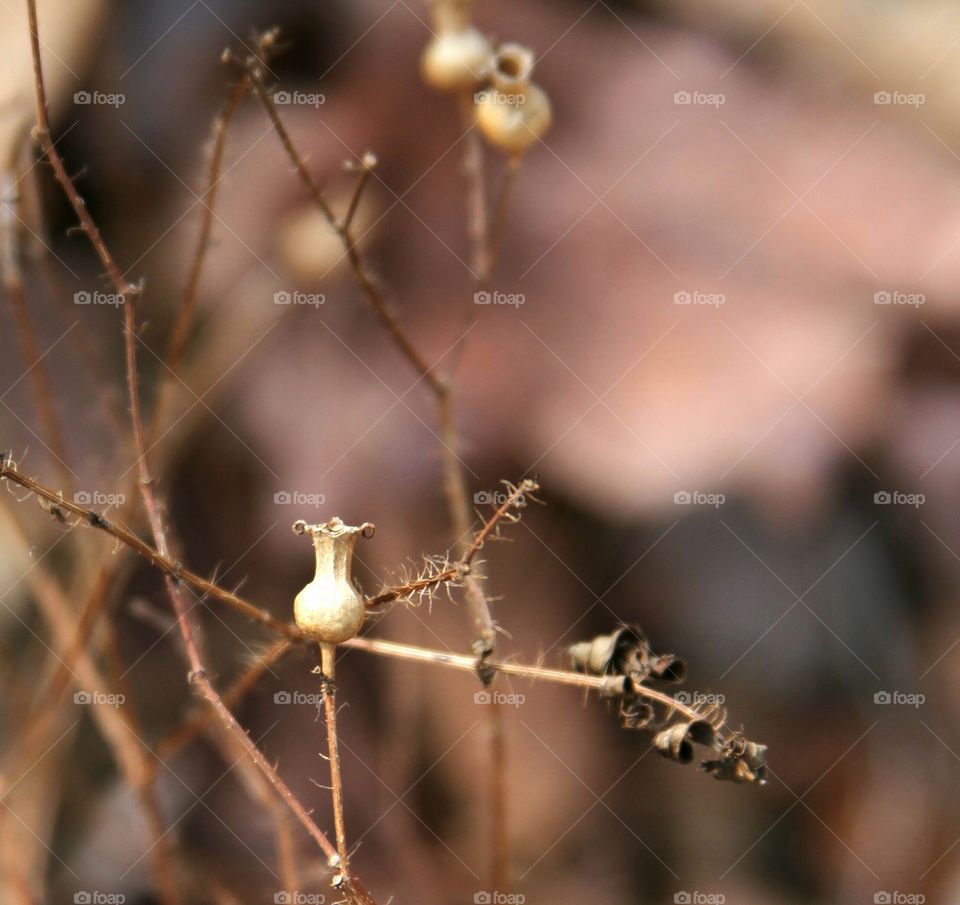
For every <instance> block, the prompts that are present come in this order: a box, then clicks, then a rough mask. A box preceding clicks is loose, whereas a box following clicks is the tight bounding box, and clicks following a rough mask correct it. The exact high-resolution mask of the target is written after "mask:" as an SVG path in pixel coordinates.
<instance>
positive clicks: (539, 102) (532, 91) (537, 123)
mask: <svg viewBox="0 0 960 905" xmlns="http://www.w3.org/2000/svg"><path fill="white" fill-rule="evenodd" d="M532 72H533V52H532V51H531V50H529V48H526V47H522V46H521V45H520V44H504V45H503V46H502V47H500V49H499V50H498V51H497V53H496V56H494V58H493V71H492V72H491V74H490V80H491V82H492V83H493V87H492V88H490V89H487V90H485V91H481V92H478V94H477V98H476V113H477V125H478V126H479V127H480V131H481V132H483V134H484V136H485V137H486V139H487V141H489V142H490V143H491V144H492V145H496V146H497V147H498V148H501V149H502V150H504V151H507V152H509V153H511V154H522V153H523V152H524V151H526V150H527V148H528V147H529V146H530V145H531V144H533V143H534V142H535V141H537V140H538V139H539V138H540V137H541V136H542V135H543V134H544V133H545V132H546V131H547V129H549V128H550V123H551V121H552V120H553V111H552V110H551V107H550V98H548V97H547V94H546V92H545V91H544V90H543V89H542V88H540V87H539V86H537V85H535V84H533V82H531V81H530V75H531V73H532Z"/></svg>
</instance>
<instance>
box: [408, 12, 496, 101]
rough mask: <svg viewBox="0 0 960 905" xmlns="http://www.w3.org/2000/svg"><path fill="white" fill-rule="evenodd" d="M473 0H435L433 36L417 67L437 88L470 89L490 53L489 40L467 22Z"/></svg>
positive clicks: (478, 79) (487, 63)
mask: <svg viewBox="0 0 960 905" xmlns="http://www.w3.org/2000/svg"><path fill="white" fill-rule="evenodd" d="M471 3H472V0H436V2H435V3H434V7H433V30H434V32H435V34H434V36H433V37H432V38H431V39H430V43H429V44H427V46H426V47H425V48H424V50H423V55H422V56H421V58H420V71H421V73H422V74H423V79H424V81H425V82H426V83H427V84H428V85H430V86H431V87H432V88H436V89H437V90H438V91H473V90H474V89H475V88H476V87H477V86H478V85H479V84H480V83H481V82H482V81H483V79H484V78H485V77H486V73H487V71H488V69H489V68H490V61H491V58H492V57H493V46H492V45H491V44H490V41H489V40H488V39H487V38H486V36H485V35H483V34H482V33H481V32H480V31H478V30H477V29H476V28H474V26H473V25H472V24H471V22H470V6H471Z"/></svg>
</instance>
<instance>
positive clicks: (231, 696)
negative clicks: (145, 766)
mask: <svg viewBox="0 0 960 905" xmlns="http://www.w3.org/2000/svg"><path fill="white" fill-rule="evenodd" d="M291 650H293V642H292V641H286V640H284V641H277V642H275V643H274V644H272V645H271V646H270V647H269V648H268V649H267V650H266V651H264V652H263V653H262V654H261V655H260V656H259V657H257V659H256V660H255V661H254V662H253V663H252V664H251V665H250V666H249V667H248V668H247V669H246V670H244V672H243V673H242V674H241V675H240V676H239V677H238V678H237V679H235V680H234V682H233V683H232V684H231V685H230V687H229V688H227V689H226V690H225V691H224V692H223V693H222V694H221V695H220V697H221V699H222V700H223V703H224V704H225V705H226V706H227V707H230V708H231V709H232V708H233V707H234V706H235V705H236V704H238V703H239V702H240V700H241V699H242V698H243V697H244V695H246V694H247V693H248V692H249V691H251V690H252V689H253V687H254V686H255V685H256V684H257V682H258V681H259V680H260V678H261V677H262V676H263V674H264V673H265V672H267V671H268V670H270V668H271V667H273V666H275V665H276V664H277V663H278V662H279V661H280V660H282V659H283V658H284V657H285V656H286V655H287V654H288V653H290V651H291ZM214 717H215V714H214V713H213V712H212V711H210V710H207V709H204V710H199V711H197V712H196V713H194V714H192V715H191V716H189V717H188V718H187V719H186V720H185V721H184V722H182V723H181V724H180V725H179V726H177V727H175V728H174V729H172V730H171V731H170V732H168V733H167V735H166V736H164V738H163V739H161V741H160V742H159V744H158V745H157V746H156V755H157V759H158V761H167V760H169V759H170V758H171V757H173V756H174V755H175V754H176V753H177V752H178V751H179V750H180V749H181V748H183V747H184V746H185V745H187V744H188V743H189V742H190V741H191V739H193V738H195V737H196V735H197V734H198V733H199V732H202V731H203V730H204V729H206V728H207V727H208V726H209V725H210V723H211V722H212V720H213V719H214Z"/></svg>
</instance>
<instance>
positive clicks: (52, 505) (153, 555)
mask: <svg viewBox="0 0 960 905" xmlns="http://www.w3.org/2000/svg"><path fill="white" fill-rule="evenodd" d="M0 481H9V482H10V483H12V484H16V485H17V486H19V487H23V488H24V489H25V490H27V491H29V492H30V493H32V494H35V495H36V496H37V497H38V498H39V499H40V500H41V505H42V506H43V508H44V509H46V510H47V511H48V512H49V513H50V514H51V515H53V516H54V517H55V518H57V519H58V520H59V521H61V522H66V515H67V514H69V515H72V516H74V517H75V518H77V519H79V520H80V523H81V524H83V525H86V526H88V527H91V528H97V529H99V530H100V531H103V532H104V533H106V534H108V535H110V537H113V538H114V539H116V540H118V541H120V543H122V544H125V545H126V546H128V547H130V548H131V549H132V550H134V551H135V552H136V553H138V554H139V555H140V556H142V557H143V558H144V559H146V560H147V562H149V563H150V564H151V565H152V566H154V567H156V568H158V569H160V571H162V572H164V573H166V574H167V575H169V576H170V577H172V578H174V579H176V580H177V581H181V582H183V583H185V584H188V585H190V586H191V587H193V588H194V589H195V590H196V591H198V592H199V593H200V594H201V595H202V596H204V597H212V598H213V599H214V600H219V601H220V602H221V603H225V604H227V605H228V606H230V607H232V608H233V609H235V610H237V611H238V612H240V613H243V614H244V615H245V616H247V617H248V618H250V619H253V620H254V621H255V622H259V623H261V624H262V625H265V626H267V627H268V628H270V629H272V630H273V631H275V632H277V633H278V634H281V635H284V636H286V637H287V638H289V639H290V640H292V641H302V640H303V633H302V632H301V631H300V630H299V629H298V628H297V627H296V626H294V625H291V624H290V623H287V622H282V621H281V620H279V619H276V618H274V617H273V616H271V615H270V614H269V613H268V612H267V611H266V610H263V609H261V608H260V607H257V606H255V605H254V604H252V603H250V602H249V601H248V600H245V599H244V598H243V597H240V596H239V595H238V594H235V593H233V592H232V591H228V590H227V589H226V588H223V587H221V586H220V585H218V584H216V582H213V581H210V580H209V579H206V578H204V577H203V576H202V575H198V574H197V573H196V572H193V571H191V570H190V569H188V568H186V567H185V566H183V565H182V564H181V563H179V562H177V561H175V560H173V559H171V558H170V557H169V556H164V555H163V554H161V553H160V552H159V551H158V550H157V549H156V548H155V547H152V546H150V544H148V543H147V542H146V541H144V540H142V539H141V538H140V537H138V536H137V535H136V534H134V533H133V532H132V531H130V530H129V529H128V528H126V527H124V526H122V525H118V524H116V523H115V522H112V521H110V520H109V519H107V518H105V517H104V516H102V515H100V513H98V512H96V511H94V510H93V509H90V508H87V507H85V506H80V505H78V504H77V503H74V502H71V501H70V500H68V499H65V498H64V496H63V494H62V492H58V491H56V490H53V489H52V488H50V487H47V486H45V485H44V484H41V483H40V482H39V481H37V480H35V479H33V478H30V477H27V475H25V474H22V473H21V472H19V471H18V470H17V467H16V465H15V464H14V463H13V462H12V461H11V460H10V459H9V458H5V459H4V458H0ZM524 488H525V489H526V492H528V493H529V492H532V491H534V490H536V485H535V484H534V482H532V481H525V482H523V483H522V484H521V485H520V488H518V490H519V491H523V490H524ZM508 514H509V513H508V512H507V511H506V507H504V506H500V507H499V508H498V509H497V510H496V512H494V514H493V515H492V516H491V517H490V519H489V520H488V521H487V522H486V523H484V526H483V528H481V530H480V531H478V532H477V534H476V536H475V537H474V540H473V542H472V543H471V544H470V546H469V547H468V548H467V552H466V554H464V559H461V560H459V561H458V562H455V563H454V564H453V565H452V566H450V567H449V568H447V569H443V570H442V571H440V572H438V573H437V574H436V575H431V576H429V577H427V578H419V579H416V580H415V581H410V582H406V583H404V584H400V585H396V586H393V587H389V588H386V589H385V590H383V591H381V592H380V593H379V594H375V595H374V596H372V597H368V598H367V599H366V601H365V604H366V606H367V608H373V607H376V606H381V605H382V604H386V603H391V602H393V601H394V600H400V599H403V598H406V597H410V596H412V595H414V594H416V593H419V592H420V591H426V590H430V589H431V588H435V587H438V586H439V585H442V584H446V583H448V582H452V581H457V580H458V579H460V578H462V577H463V576H464V575H465V574H467V572H468V571H469V569H470V568H471V563H472V560H473V558H474V557H475V556H476V554H477V552H479V550H480V548H481V547H482V545H483V542H484V540H485V539H486V538H488V537H489V536H490V534H491V533H492V532H493V530H494V528H495V527H496V525H497V523H498V522H499V521H500V520H502V519H503V518H504V517H505V516H506V515H508ZM76 643H77V644H79V643H81V642H80V641H79V640H78V641H77V642H76Z"/></svg>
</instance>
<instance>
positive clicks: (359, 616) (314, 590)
mask: <svg viewBox="0 0 960 905" xmlns="http://www.w3.org/2000/svg"><path fill="white" fill-rule="evenodd" d="M293 530H294V533H296V534H304V533H306V534H309V535H310V536H311V538H312V539H313V548H314V552H315V554H316V574H315V575H314V578H313V581H311V582H310V583H309V584H308V585H307V586H306V587H305V588H303V590H302V591H300V593H299V594H297V596H296V599H295V600H294V602H293V618H294V620H295V621H296V623H297V626H298V627H299V628H300V630H301V631H303V632H304V633H306V634H308V635H310V637H312V638H315V639H316V640H317V641H320V642H321V643H326V644H339V643H340V642H341V641H346V640H347V639H349V638H353V637H355V636H356V634H357V633H358V632H359V631H360V627H361V626H362V625H363V619H364V615H365V610H364V604H363V598H362V597H361V596H360V593H359V591H357V589H356V587H355V586H354V584H353V578H352V575H351V569H352V566H353V548H354V546H355V545H356V543H357V538H358V537H359V536H360V535H361V534H363V536H364V537H371V536H372V534H373V530H374V527H373V525H371V524H370V523H369V522H367V523H365V524H363V525H361V526H360V527H359V528H354V527H352V526H351V525H345V524H344V523H343V522H342V521H341V520H340V519H339V518H332V519H330V521H329V522H326V523H325V524H322V525H308V524H306V522H296V523H295V524H294V526H293Z"/></svg>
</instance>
